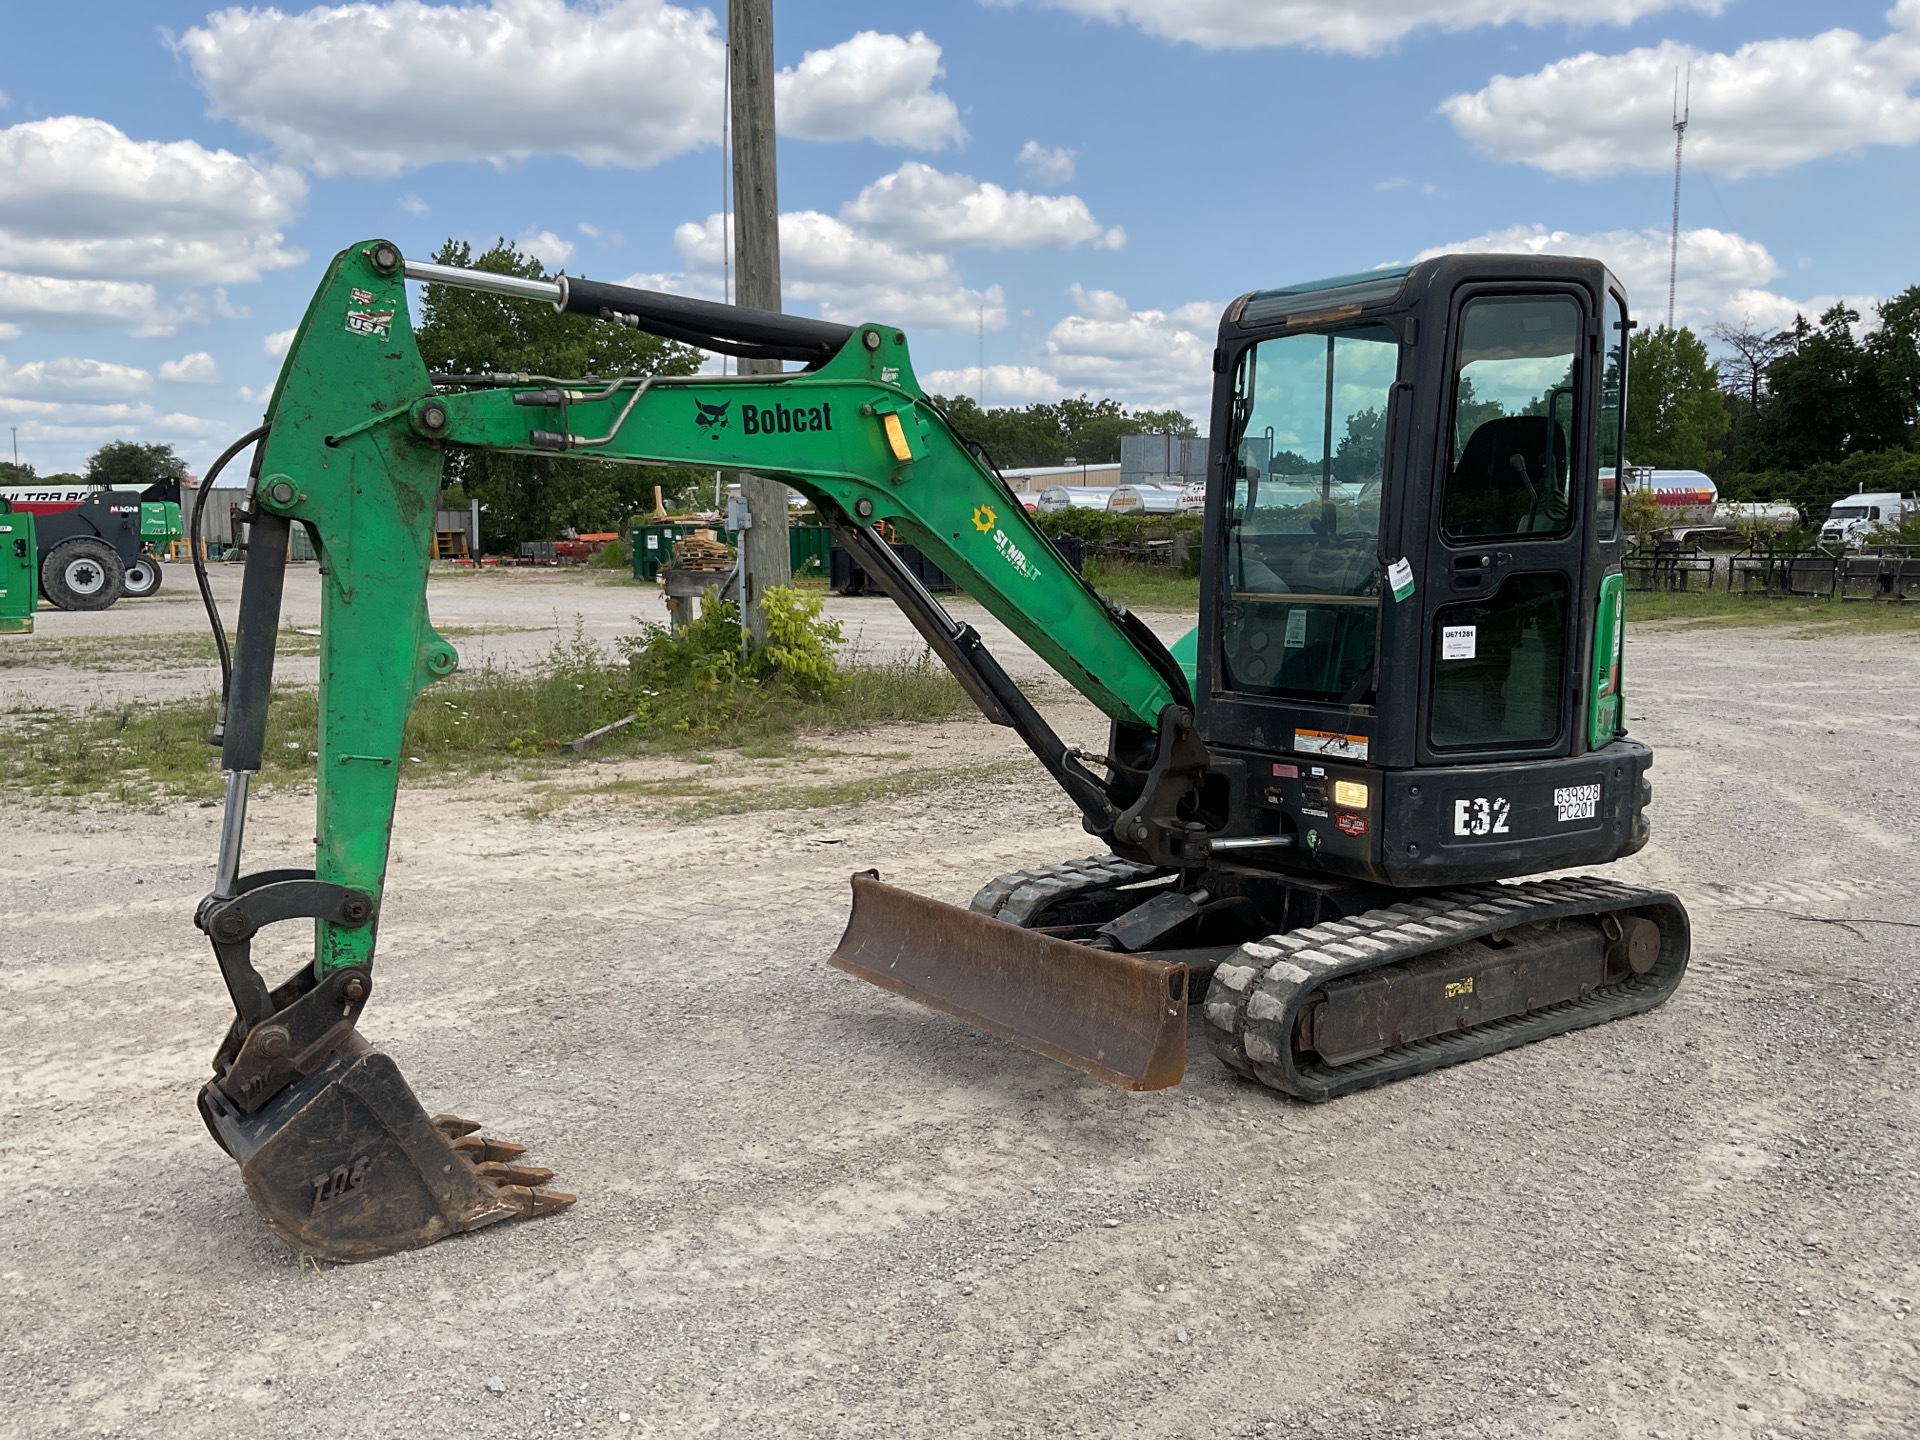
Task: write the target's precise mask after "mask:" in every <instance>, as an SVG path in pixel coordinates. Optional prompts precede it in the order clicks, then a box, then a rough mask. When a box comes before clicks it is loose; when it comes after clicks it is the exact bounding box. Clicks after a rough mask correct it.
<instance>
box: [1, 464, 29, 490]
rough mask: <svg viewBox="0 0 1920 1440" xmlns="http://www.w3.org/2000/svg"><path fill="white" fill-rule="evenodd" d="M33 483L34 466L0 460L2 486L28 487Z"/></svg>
mask: <svg viewBox="0 0 1920 1440" xmlns="http://www.w3.org/2000/svg"><path fill="white" fill-rule="evenodd" d="M32 482H33V466H31V465H16V464H14V463H13V461H11V460H0V485H28V484H31V483H32Z"/></svg>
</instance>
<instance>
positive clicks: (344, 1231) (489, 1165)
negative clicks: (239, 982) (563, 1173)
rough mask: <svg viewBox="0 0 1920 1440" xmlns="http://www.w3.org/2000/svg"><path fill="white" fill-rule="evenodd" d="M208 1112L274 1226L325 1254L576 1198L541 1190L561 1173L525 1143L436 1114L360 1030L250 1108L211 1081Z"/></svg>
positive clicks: (338, 1259) (348, 1256) (397, 1247)
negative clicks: (526, 1161)
mask: <svg viewBox="0 0 1920 1440" xmlns="http://www.w3.org/2000/svg"><path fill="white" fill-rule="evenodd" d="M200 1114H201V1117H202V1118H203V1119H204V1120H205V1121H206V1122H207V1128H208V1129H209V1130H211V1131H212V1132H213V1138H214V1139H215V1140H217V1141H219V1142H220V1145H221V1147H222V1148H223V1149H224V1150H226V1152H227V1153H228V1154H229V1155H231V1156H233V1158H234V1159H236V1160H238V1161H239V1162H240V1177H241V1180H242V1183H244V1184H245V1186H246V1189H247V1198H248V1199H249V1200H251V1201H252V1202H253V1208H254V1210H255V1211H256V1212H258V1214H259V1216H260V1218H261V1219H262V1220H263V1221H265V1222H266V1225H267V1228H268V1229H269V1230H271V1231H273V1233H274V1234H275V1235H278V1236H279V1237H280V1238H281V1239H282V1240H284V1241H285V1242H286V1243H287V1244H288V1245H290V1246H292V1247H293V1248H294V1249H295V1250H297V1251H299V1252H300V1253H301V1254H303V1255H310V1256H312V1257H313V1258H314V1259H316V1260H324V1261H331V1262H333V1263H335V1264H346V1263H350V1262H354V1261H359V1260H373V1259H377V1258H378V1257H380V1256H382V1255H392V1254H394V1253H396V1252H398V1251H401V1250H415V1249H418V1248H419V1247H421V1246H422V1245H431V1244H432V1243H433V1242H434V1241H436V1240H444V1239H445V1238H446V1237H447V1236H449V1235H457V1234H459V1233H461V1232H462V1231H465V1230H478V1229H479V1228H480V1227H481V1226H483V1225H491V1224H493V1223H494V1222H495V1221H499V1220H509V1219H513V1218H514V1217H516V1216H522V1215H545V1214H549V1213H551V1212H552V1211H555V1210H562V1209H565V1208H566V1207H567V1206H569V1205H571V1204H572V1203H573V1201H574V1197H573V1196H571V1195H568V1194H564V1193H562V1192H560V1191H556V1190H546V1189H542V1188H540V1187H542V1186H544V1185H545V1183H546V1182H547V1181H548V1180H550V1179H552V1178H553V1172H552V1171H550V1170H546V1169H542V1168H541V1167H539V1166H534V1165H523V1164H520V1163H519V1157H520V1156H521V1155H522V1154H523V1153H524V1152H525V1150H526V1147H525V1146H524V1145H513V1144H509V1143H507V1142H505V1141H499V1140H489V1139H486V1138H484V1137H482V1136H481V1135H479V1134H478V1133H477V1132H478V1131H479V1129H480V1127H479V1126H478V1125H477V1124H475V1123H473V1122H472V1121H469V1120H461V1119H459V1118H457V1117H455V1116H451V1115H436V1116H432V1117H429V1116H428V1114H427V1112H426V1111H425V1110H424V1109H422V1108H421V1105H420V1102H419V1101H418V1100H417V1099H415V1098H414V1094H413V1091H412V1090H411V1089H410V1088H408V1085H407V1082H406V1081H405V1080H403V1079H401V1078H400V1068H399V1066H397V1065H395V1064H394V1063H393V1061H392V1060H390V1059H389V1058H388V1057H387V1056H385V1055H382V1054H381V1053H380V1052H378V1051H377V1050H374V1049H372V1048H371V1047H369V1046H368V1045H367V1043H366V1041H364V1040H362V1039H361V1038H360V1037H359V1036H358V1035H355V1036H353V1037H351V1038H350V1039H349V1041H348V1042H347V1044H346V1045H344V1046H343V1047H342V1048H341V1049H340V1051H339V1053H338V1054H336V1055H335V1056H334V1057H333V1058H332V1059H331V1060H329V1061H328V1062H327V1063H326V1064H325V1065H323V1066H321V1067H320V1069H318V1070H316V1071H315V1072H314V1073H313V1074H311V1075H309V1076H307V1077H306V1078H305V1079H302V1080H299V1081H296V1082H295V1083H294V1084H292V1085H290V1086H288V1087H287V1088H286V1089H284V1090H282V1091H281V1092H280V1093H279V1094H277V1095H275V1096H274V1097H273V1098H272V1099H271V1100H269V1101H268V1102H267V1103H266V1104H265V1105H264V1106H262V1107H261V1108H260V1109H259V1110H258V1111H255V1112H254V1113H252V1114H248V1113H247V1112H246V1111H245V1110H243V1109H242V1108H241V1107H240V1106H239V1105H237V1104H236V1103H234V1101H233V1099H232V1097H230V1096H229V1095H228V1094H227V1093H226V1092H225V1091H224V1090H222V1089H221V1088H220V1084H219V1082H218V1081H208V1082H207V1084H206V1086H205V1087H204V1088H203V1089H202V1090H201V1092H200Z"/></svg>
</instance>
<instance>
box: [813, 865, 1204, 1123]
mask: <svg viewBox="0 0 1920 1440" xmlns="http://www.w3.org/2000/svg"><path fill="white" fill-rule="evenodd" d="M831 963H832V964H833V965H834V966H836V967H837V968H839V969H841V970H845V971H847V972H848V973H849V974H852V975H858V976H859V977H860V978H861V979H863V980H871V981H872V982H873V983H874V984H876V985H878V986H880V987H882V988H883V989H886V990H891V991H893V992H894V994H896V995H904V996H906V997H907V999H909V1000H917V1001H919V1002H920V1003H921V1004H922V1005H926V1006H930V1007H931V1008H933V1009H935V1010H938V1011H941V1012H942V1013H943V1014H947V1015H951V1016H953V1017H954V1018H955V1019H956V1020H963V1021H965V1022H966V1023H967V1024H969V1025H972V1026H975V1027H976V1028H978V1029H981V1030H985V1031H987V1032H988V1033H989V1034H993V1035H998V1036H999V1037H1000V1038H1001V1039H1003V1040H1011V1041H1012V1042H1013V1043H1014V1044H1016V1045H1021V1046H1024V1047H1025V1048H1026V1049H1028V1050H1032V1051H1034V1052H1035V1053H1036V1054H1040V1055H1045V1056H1046V1057H1047V1058H1049V1059H1051V1060H1058V1061H1060V1062H1062V1063H1063V1064H1067V1065H1071V1066H1073V1067H1074V1068H1075V1069H1078V1070H1084V1071H1086V1072H1087V1073H1088V1074H1089V1075H1093V1076H1096V1077H1097V1078H1099V1079H1101V1080H1105V1081H1106V1082H1107V1083H1108V1084H1111V1085H1119V1086H1121V1087H1123V1088H1125V1089H1128V1090H1163V1089H1165V1088H1166V1087H1167V1086H1169V1085H1178V1084H1179V1083H1180V1077H1181V1076H1182V1075H1183V1074H1184V1073H1185V1072H1186V1066H1187V967H1186V966H1185V965H1183V964H1168V963H1165V962H1163V961H1157V960H1150V959H1147V958H1145V957H1142V956H1139V955H1124V954H1119V953H1116V952H1114V951H1109V950H1095V949H1092V948H1091V947H1089V946H1086V945H1076V944H1074V943H1073V942H1072V941H1069V940H1060V939H1057V938H1055V937H1054V936H1052V935H1042V934H1038V933H1036V932H1035V931H1032V930H1023V929H1021V928H1020V927H1019V926H1017V925H1009V924H1007V923H1006V922H1005V921H1004V920H995V919H992V918H991V917H989V916H986V915H976V914H975V913H974V912H973V911H971V910H962V909H961V908H960V907H959V906H957V905H945V904H942V903H941V902H940V901H938V900H929V899H927V898H926V897H924V896H921V895H915V894H913V893H912V892H910V891H907V890H901V889H898V888H896V887H894V886H892V885H884V884H882V883H881V882H880V881H879V880H877V879H873V878H871V877H869V876H867V875H855V876H854V877H853V914H852V916H851V917H850V918H849V919H848V921H847V931H846V934H844V935H842V936H841V937H840V946H839V948H838V949H837V950H835V951H834V953H833V956H832V960H831Z"/></svg>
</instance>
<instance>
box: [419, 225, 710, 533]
mask: <svg viewBox="0 0 1920 1440" xmlns="http://www.w3.org/2000/svg"><path fill="white" fill-rule="evenodd" d="M433 258H434V261H435V262H436V263H437V264H441V265H457V266H460V267H461V268H463V269H471V270H490V271H493V272H494V273H496V274H501V275H520V276H524V277H526V278H528V279H533V280H544V279H546V278H547V272H546V270H545V268H544V267H543V266H542V265H541V264H540V262H539V261H538V260H537V259H535V258H534V257H533V256H531V255H526V254H522V253H521V251H520V250H519V248H518V247H517V246H515V245H512V244H509V243H508V242H507V241H505V240H498V241H495V242H494V244H493V246H492V247H491V248H490V249H488V250H486V251H485V252H483V253H482V254H479V255H475V254H474V253H473V247H472V246H470V245H468V244H467V243H466V242H465V241H454V240H449V241H447V243H446V244H444V245H442V246H441V247H440V249H439V252H438V253H437V254H435V255H434V257H433ZM416 335H417V338H418V340H419V344H420V353H421V355H422V356H423V357H425V359H426V362H427V368H428V369H430V370H432V371H435V372H436V373H452V374H460V373H464V372H469V371H492V372H510V373H520V374H530V375H554V376H560V377H563V378H566V379H573V378H576V377H578V378H587V377H591V376H597V377H600V378H601V379H611V378H613V377H615V376H620V375H691V374H692V373H693V372H694V371H696V370H698V369H699V368H700V352H699V351H697V350H693V349H690V348H689V347H687V346H685V345H677V344H674V343H672V342H670V341H667V340H662V339H660V338H659V337H657V336H653V335H644V334H640V333H638V332H636V331H633V330H628V329H626V328H625V327H624V326H619V325H606V324H601V323H598V322H595V321H592V320H587V319H583V318H581V317H579V316H575V315H562V314H560V313H558V312H557V311H555V310H554V309H553V308H552V307H551V306H549V305H536V304H531V303H529V302H527V301H524V300H511V299H508V298H506V297H504V296H499V295H488V294H483V293H481V292H479V291H475V290H460V289H455V288H453V287H451V286H446V285H429V286H427V290H426V295H425V297H424V300H423V302H422V304H421V309H420V324H419V326H418V328H417V331H416ZM446 483H447V485H448V486H449V487H452V486H458V487H459V488H460V489H461V491H462V492H463V493H464V494H465V495H467V496H469V497H471V498H472V499H475V500H478V501H479V502H480V506H481V525H482V531H483V538H484V541H485V543H486V544H487V545H489V546H493V547H501V546H514V545H518V544H519V543H520V542H521V541H523V540H543V539H550V538H552V537H554V536H556V535H558V534H559V533H560V532H561V531H563V530H580V531H596V530H613V529H618V528H619V527H620V526H621V525H622V524H624V522H625V521H626V519H627V518H628V517H629V516H631V515H634V514H637V513H639V512H641V511H646V510H651V509H652V508H653V487H654V486H655V485H661V486H662V487H663V488H664V489H665V491H666V492H667V493H668V494H669V495H672V494H675V493H677V492H680V491H683V490H685V489H687V488H689V487H690V486H691V485H693V484H696V483H697V477H696V472H692V471H686V470H665V471H663V470H661V469H658V468H654V467H648V466H639V465H613V464H608V463H606V462H604V461H592V460H572V459H565V460H563V459H548V458H546V457H544V456H531V455H501V454H494V453H490V452H486V451H478V450H453V451H450V452H449V454H448V457H447V476H446Z"/></svg>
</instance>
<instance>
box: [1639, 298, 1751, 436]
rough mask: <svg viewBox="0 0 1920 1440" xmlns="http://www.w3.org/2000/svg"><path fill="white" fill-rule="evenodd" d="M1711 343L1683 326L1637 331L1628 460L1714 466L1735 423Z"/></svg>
mask: <svg viewBox="0 0 1920 1440" xmlns="http://www.w3.org/2000/svg"><path fill="white" fill-rule="evenodd" d="M1731 423H1732V422H1731V420H1730V419H1729V417H1728V415H1727V402H1726V399H1725V397H1724V396H1722V395H1721V393H1720V372H1719V370H1718V369H1717V368H1716V367H1715V366H1714V364H1713V362H1712V361H1710V360H1709V359H1708V358H1707V347H1706V343H1705V342H1704V341H1703V340H1701V339H1700V337H1699V336H1698V335H1695V334H1694V333H1693V331H1691V330H1689V329H1687V328H1686V327H1685V326H1682V327H1681V328H1680V329H1678V330H1669V329H1667V327H1666V326H1664V325H1663V326H1661V327H1660V328H1659V329H1657V330H1641V331H1637V332H1635V334H1634V336H1633V339H1632V341H1631V342H1630V348H1629V351H1628V356H1627V459H1628V460H1630V461H1631V462H1633V463H1634V464H1635V465H1654V466H1658V467H1660V468H1661V469H1674V470H1711V469H1712V468H1714V467H1715V466H1716V465H1718V464H1719V462H1720V459H1721V452H1720V449H1719V445H1720V442H1721V440H1722V439H1724V438H1725V437H1726V434H1727V429H1728V427H1729V425H1730V424H1731Z"/></svg>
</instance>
